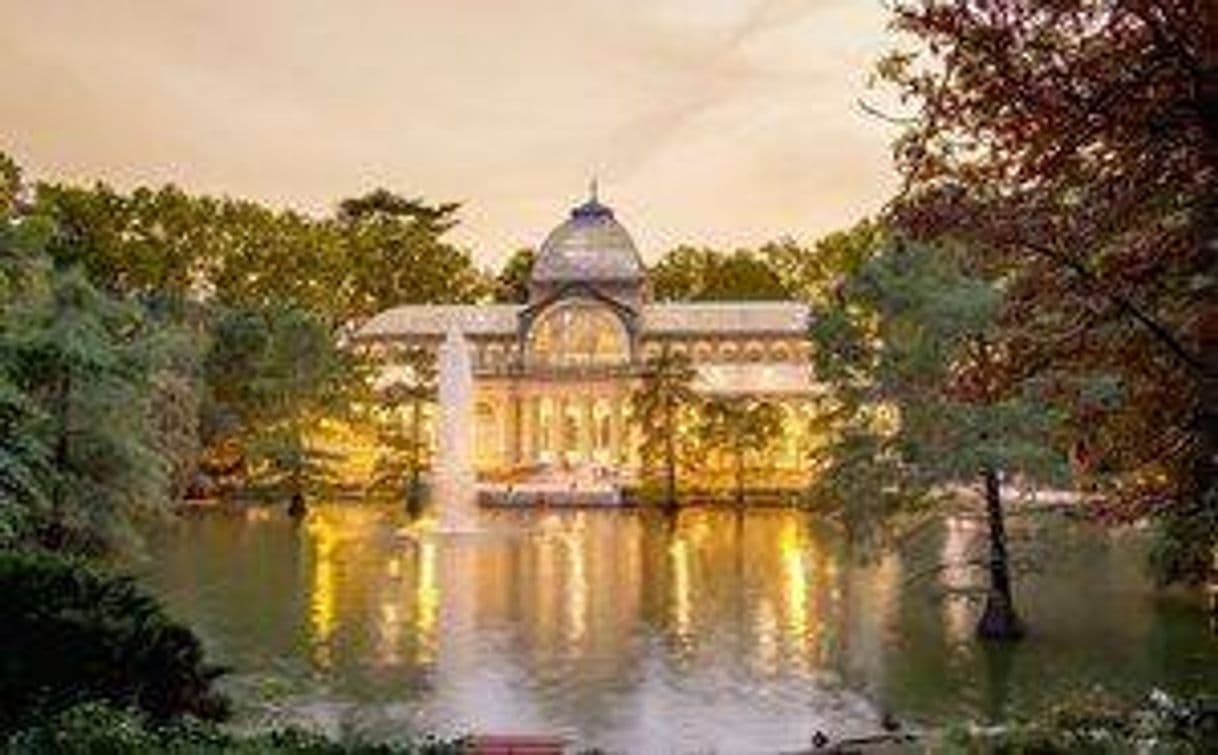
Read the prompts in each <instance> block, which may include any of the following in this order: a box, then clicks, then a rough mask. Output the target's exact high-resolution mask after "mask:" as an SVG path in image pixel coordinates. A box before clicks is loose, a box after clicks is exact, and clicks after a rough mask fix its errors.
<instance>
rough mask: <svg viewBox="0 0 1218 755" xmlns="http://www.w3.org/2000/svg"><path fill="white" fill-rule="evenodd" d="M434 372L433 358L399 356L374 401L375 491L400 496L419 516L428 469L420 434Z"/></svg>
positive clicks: (416, 353)
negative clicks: (390, 375)
mask: <svg viewBox="0 0 1218 755" xmlns="http://www.w3.org/2000/svg"><path fill="white" fill-rule="evenodd" d="M436 378H437V370H436V360H435V355H434V353H433V352H431V351H428V350H427V349H423V348H414V349H410V350H407V351H405V352H404V353H402V355H401V358H400V362H399V363H398V364H397V365H395V366H394V373H393V375H392V377H391V379H390V380H388V381H387V382H386V383H385V384H383V385H381V386H380V387H379V389H378V390H377V396H376V399H377V400H376V417H375V423H376V429H377V445H378V448H379V451H380V454H379V456H378V458H377V461H376V470H375V473H374V474H375V476H374V480H373V486H374V487H382V488H389V489H392V490H393V491H394V492H403V493H405V495H406V499H407V501H408V502H409V503H410V505H411V508H412V509H414V510H417V509H418V507H419V505H420V503H421V498H422V482H421V476H422V472H423V470H425V469H426V468H427V466H428V464H429V463H430V459H429V458H428V455H429V444H428V442H427V438H426V437H425V435H424V433H423V413H424V409H425V407H426V406H427V405H429V404H432V403H434V402H435V400H436V395H437V384H436Z"/></svg>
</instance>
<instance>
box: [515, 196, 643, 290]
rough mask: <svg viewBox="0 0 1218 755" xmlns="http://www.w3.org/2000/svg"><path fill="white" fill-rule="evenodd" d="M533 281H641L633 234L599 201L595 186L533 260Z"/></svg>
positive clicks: (641, 270) (547, 239)
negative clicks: (587, 197)
mask: <svg viewBox="0 0 1218 755" xmlns="http://www.w3.org/2000/svg"><path fill="white" fill-rule="evenodd" d="M532 278H533V281H534V282H538V283H558V282H563V283H565V282H571V281H638V280H641V279H642V278H643V262H642V260H640V259H639V253H638V250H637V249H635V246H634V241H633V240H632V239H631V238H630V234H629V233H627V232H626V229H625V228H623V227H622V225H621V223H618V222H617V220H615V219H614V217H613V210H611V209H609V208H608V207H606V206H605V205H603V204H601V203H600V202H599V201H597V198H596V192H595V189H594V190H593V192H592V196H591V197H590V198H589V199H588V201H587V202H584V203H583V204H581V205H580V206H578V207H576V208H575V209H573V210H571V217H570V218H569V219H568V220H567V221H566V222H565V223H563V224H562V225H560V226H558V227H557V228H555V229H554V230H553V231H551V232H550V235H549V236H547V237H546V240H545V242H544V243H543V244H542V245H541V249H540V250H539V251H538V253H537V261H536V262H534V263H533V276H532Z"/></svg>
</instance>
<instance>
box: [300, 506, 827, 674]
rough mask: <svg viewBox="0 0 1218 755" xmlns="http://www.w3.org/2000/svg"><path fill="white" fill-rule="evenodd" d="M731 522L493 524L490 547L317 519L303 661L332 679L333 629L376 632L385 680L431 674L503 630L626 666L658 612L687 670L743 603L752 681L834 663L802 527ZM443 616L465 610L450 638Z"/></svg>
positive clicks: (378, 518) (362, 513)
mask: <svg viewBox="0 0 1218 755" xmlns="http://www.w3.org/2000/svg"><path fill="white" fill-rule="evenodd" d="M732 516H733V515H730V514H725V513H722V512H706V511H689V512H684V513H683V514H682V515H681V516H680V517H679V518H678V519H677V520H675V521H673V522H660V523H657V522H644V521H642V520H641V519H640V518H639V517H637V516H634V515H630V514H609V515H607V516H597V517H590V516H588V515H587V514H586V513H573V514H569V515H562V514H547V515H545V516H543V517H541V518H538V519H535V520H533V519H528V520H525V519H516V520H512V519H510V518H509V519H508V520H506V521H503V520H501V521H499V522H498V523H497V524H496V523H492V525H491V530H490V532H491V533H492V534H489V535H488V536H486V537H481V536H474V537H470V538H463V537H457V538H452V539H446V538H444V537H442V536H436V535H428V534H426V527H419V526H414V527H405V528H403V527H401V525H400V523H399V522H397V521H396V520H395V518H394V517H393V516H391V515H386V513H385V512H383V511H376V510H372V511H370V510H368V509H366V508H360V507H354V506H351V507H326V508H319V509H317V510H315V511H314V512H313V513H311V514H310V516H309V519H308V523H307V526H306V528H305V534H306V539H307V541H308V543H309V547H308V548H307V551H308V552H309V553H310V554H311V559H310V562H311V569H310V571H309V575H308V576H309V580H308V584H309V590H308V605H309V624H310V627H309V636H310V641H311V646H312V648H313V652H312V657H313V661H314V663H315V664H316V666H317V667H318V668H320V669H327V668H330V667H331V666H332V665H333V664H334V662H335V660H334V657H333V654H334V653H335V652H336V650H337V649H338V645H342V644H348V643H349V640H342V641H339V640H338V638H336V632H337V631H338V630H339V629H340V628H341V627H345V628H346V629H343V631H344V632H347V631H348V630H350V632H355V633H358V632H360V631H361V628H363V627H367V628H368V629H370V630H372V631H371V632H370V640H371V641H372V642H373V643H374V646H375V657H376V658H377V660H378V662H379V663H380V664H382V665H384V666H386V667H396V666H400V665H402V664H403V663H407V664H409V665H413V666H414V667H427V666H431V665H433V664H435V663H437V661H438V659H439V653H440V650H441V647H442V646H443V645H445V644H446V643H447V642H450V641H451V640H452V637H451V636H450V635H451V633H452V632H465V631H469V630H470V629H471V628H476V627H477V626H478V625H504V624H508V625H512V626H514V627H516V629H517V630H518V631H523V632H524V633H525V634H526V635H527V639H528V642H527V644H528V645H529V646H531V647H534V648H538V649H541V650H543V651H545V652H552V651H553V650H554V649H556V648H565V652H566V654H568V655H575V656H578V655H579V654H580V653H581V652H583V651H584V650H587V649H589V648H597V649H598V652H606V651H607V649H608V648H612V649H613V650H611V651H609V652H618V651H621V652H624V650H623V648H625V647H626V645H625V644H623V641H624V640H629V638H630V635H631V633H632V632H636V631H638V628H639V627H640V626H642V627H645V626H647V615H646V612H647V610H648V609H647V606H656V607H658V608H661V609H662V610H661V613H660V615H662V616H664V617H665V621H664V622H663V623H662V624H661V626H662V627H665V628H666V633H667V634H668V635H669V636H670V638H671V640H672V641H673V642H674V643H675V645H674V647H675V648H678V649H680V653H679V654H678V656H676V657H675V658H674V660H677V661H682V662H684V661H690V660H694V659H696V657H697V656H698V654H699V653H700V652H701V653H704V652H714V651H715V649H714V648H702V647H700V645H701V644H702V639H703V638H701V637H700V635H702V634H704V633H705V631H706V629H707V628H708V626H713V625H717V624H720V623H722V622H723V621H724V620H725V618H727V617H728V616H729V615H730V612H731V611H732V610H735V609H732V604H733V603H734V602H735V603H739V601H741V600H743V599H745V596H744V595H742V592H743V593H747V595H748V596H751V597H749V598H748V599H749V601H750V602H751V610H749V613H750V614H751V616H752V619H751V622H750V626H751V628H750V630H749V631H748V632H747V637H746V638H744V639H745V640H746V643H745V648H746V657H752V658H753V659H754V661H755V664H754V665H755V668H756V670H757V671H758V672H759V673H762V674H764V675H769V676H772V675H774V674H778V673H780V672H784V671H789V670H792V669H794V670H799V671H807V670H811V669H814V668H816V667H818V666H819V665H821V664H823V663H824V662H826V661H827V660H828V656H829V654H830V653H831V650H832V648H831V647H829V646H828V645H826V644H825V641H826V639H827V638H829V637H831V636H832V635H833V633H829V632H826V631H825V630H824V627H825V624H826V623H831V622H833V621H834V620H835V618H836V613H837V611H838V603H839V601H838V600H837V599H835V597H834V596H840V595H841V585H839V584H837V583H836V582H837V578H838V574H839V570H838V568H837V565H836V564H835V563H834V561H833V558H832V557H830V556H829V555H827V552H825V551H823V550H822V549H821V548H819V547H818V544H817V542H816V541H815V539H814V538H812V537H810V536H809V534H808V532H807V529H806V527H805V525H804V522H803V520H802V519H801V518H799V517H798V516H794V515H790V514H789V513H788V514H785V515H775V516H769V517H767V516H761V517H757V516H753V517H750V518H749V519H748V520H747V521H746V520H742V519H741V520H735V523H734V525H731V526H727V525H728V524H729V523H730V522H731V521H732V519H731V517H732ZM496 527H497V528H498V529H495V528H496ZM657 550H658V551H659V553H658V554H657V553H656V551H657ZM659 554H662V557H661V558H658V559H657V558H656V556H657V555H659ZM733 565H735V566H733ZM826 580H830V581H832V582H833V584H829V583H827V582H826ZM445 606H449V607H450V608H452V607H459V608H460V610H459V611H457V612H456V613H453V614H452V619H451V620H452V621H456V622H458V623H460V626H454V627H448V626H445V616H446V615H448V614H446V613H445V612H446V611H447V610H449V609H446V608H445ZM365 612H367V613H365ZM467 625H469V626H467ZM348 650H349V649H348ZM403 651H406V652H405V654H404V653H403Z"/></svg>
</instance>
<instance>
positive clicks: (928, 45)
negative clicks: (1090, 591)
mask: <svg viewBox="0 0 1218 755" xmlns="http://www.w3.org/2000/svg"><path fill="white" fill-rule="evenodd" d="M892 19H893V25H894V27H895V28H896V30H897V31H898V32H900V33H901V34H902V35H903V36H902V39H903V40H905V43H904V44H905V48H904V49H900V50H897V51H895V52H893V53H892V54H891V55H890V56H889V57H888V58H886V59H885V60H884V61H883V62H882V63H881V65H880V67H879V74H880V76H881V77H882V78H883V79H885V80H886V81H887V82H889V83H890V84H892V85H894V86H895V88H896V89H897V91H898V93H899V94H900V96H901V99H902V101H903V102H904V103H906V105H908V106H909V107H911V108H912V113H911V114H910V117H908V118H903V119H902V121H903V122H904V123H905V124H906V130H905V133H904V134H903V136H902V138H901V140H900V141H899V142H898V144H897V146H896V157H897V163H898V167H899V169H900V171H901V173H902V174H903V176H904V178H905V189H904V191H903V193H902V195H901V197H899V198H898V201H897V202H896V203H895V206H894V213H893V216H894V221H895V222H896V223H898V224H899V226H900V227H901V229H902V230H904V231H906V232H908V233H912V234H915V235H916V236H917V237H918V238H922V239H937V238H942V237H951V238H954V239H956V240H959V241H962V242H964V243H966V244H968V245H969V247H970V248H972V249H974V250H976V251H975V252H974V254H975V255H977V256H980V257H984V258H985V260H986V263H987V264H989V265H992V266H995V267H998V268H1000V269H1002V270H1003V271H1004V276H1005V278H1006V280H1007V290H1006V292H1005V294H1006V306H1005V307H1004V312H1003V324H1004V328H1005V329H1006V330H1008V332H1009V333H1010V338H1009V339H1008V340H1009V343H1010V348H1011V350H1012V354H1013V358H1012V359H1011V360H1009V363H1010V365H1011V367H1012V369H1016V370H1019V371H1022V372H1024V373H1026V372H1028V371H1029V370H1035V369H1038V368H1048V369H1052V370H1053V371H1055V372H1058V373H1073V374H1091V373H1108V374H1111V375H1113V376H1115V377H1116V378H1117V379H1118V380H1119V384H1120V386H1121V388H1122V396H1123V400H1122V401H1119V402H1111V403H1109V404H1107V405H1104V406H1101V407H1096V406H1094V405H1091V404H1089V403H1088V402H1082V401H1073V400H1065V401H1063V402H1062V403H1063V405H1066V406H1068V407H1069V408H1070V410H1071V416H1070V417H1069V422H1070V425H1071V428H1072V432H1073V434H1074V436H1075V443H1076V445H1077V447H1079V448H1080V449H1081V450H1083V451H1085V454H1082V455H1083V456H1085V458H1086V459H1087V463H1088V466H1090V467H1091V468H1092V469H1093V470H1101V471H1102V472H1103V474H1102V475H1101V476H1100V481H1101V482H1104V483H1106V487H1107V488H1108V491H1109V492H1110V493H1111V495H1110V497H1109V498H1110V501H1109V505H1108V506H1107V507H1106V508H1105V512H1106V513H1108V514H1110V515H1114V516H1118V517H1122V518H1134V517H1141V516H1144V515H1147V514H1151V515H1155V516H1159V517H1161V518H1163V519H1164V520H1173V519H1185V520H1187V519H1192V518H1194V517H1196V516H1198V515H1200V516H1201V517H1202V518H1203V519H1204V520H1205V521H1213V518H1214V514H1213V511H1212V509H1210V508H1208V507H1212V506H1213V505H1214V503H1215V502H1216V501H1218V496H1214V495H1213V494H1212V492H1210V491H1212V490H1213V489H1214V487H1215V485H1218V482H1216V478H1218V474H1216V472H1218V470H1216V468H1215V465H1216V464H1218V408H1216V407H1218V295H1216V291H1218V255H1215V254H1214V247H1213V245H1214V243H1215V239H1216V238H1218V43H1216V42H1215V40H1216V39H1218V31H1216V30H1218V11H1216V10H1215V9H1214V6H1213V5H1212V4H1207V3H1189V2H1175V1H1174V0H1153V1H1151V2H1137V3H1099V2H1090V1H1088V0H1067V1H1065V2H1048V0H1032V1H1028V2H1011V1H1009V0H987V1H986V2H976V3H973V2H967V3H966V2H960V1H958V0H901V1H900V2H896V3H894V5H893V8H892ZM1066 398H1067V399H1069V398H1070V397H1068V396H1067V397H1066ZM1180 529H1181V528H1179V527H1177V526H1175V525H1173V524H1171V523H1170V521H1168V523H1167V524H1166V525H1165V526H1164V527H1163V531H1164V532H1165V533H1173V532H1177V531H1179V530H1180ZM1184 529H1187V528H1184ZM1192 534H1193V535H1197V536H1200V537H1201V538H1202V542H1201V543H1200V544H1199V545H1200V549H1201V550H1202V551H1210V552H1212V550H1213V549H1214V548H1215V547H1218V528H1211V529H1209V530H1208V532H1197V531H1193V533H1192ZM1195 545H1198V544H1194V543H1183V544H1181V543H1177V544H1175V545H1170V544H1169V545H1168V546H1167V547H1168V548H1169V549H1170V548H1172V547H1176V546H1184V547H1186V548H1190V549H1191V548H1193V547H1194V546H1195ZM1169 562H1170V563H1174V564H1176V565H1178V566H1182V565H1184V563H1186V562H1192V563H1193V564H1194V565H1195V566H1198V567H1201V566H1202V562H1201V561H1198V560H1195V559H1186V560H1185V561H1180V560H1177V559H1170V560H1169ZM1164 576H1167V577H1171V578H1178V579H1187V580H1197V579H1203V578H1204V577H1205V570H1204V569H1203V570H1202V571H1199V572H1198V571H1192V570H1190V569H1180V570H1173V571H1172V573H1170V574H1166V575H1164Z"/></svg>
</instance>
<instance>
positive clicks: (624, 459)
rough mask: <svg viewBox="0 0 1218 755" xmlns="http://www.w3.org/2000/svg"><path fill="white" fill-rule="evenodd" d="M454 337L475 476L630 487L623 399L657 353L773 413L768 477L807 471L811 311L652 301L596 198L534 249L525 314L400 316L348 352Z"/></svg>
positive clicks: (629, 248) (454, 310) (459, 309)
mask: <svg viewBox="0 0 1218 755" xmlns="http://www.w3.org/2000/svg"><path fill="white" fill-rule="evenodd" d="M454 325H455V326H456V327H457V328H458V329H460V330H461V331H462V332H463V333H465V335H466V336H467V338H468V339H469V341H470V345H471V350H472V355H473V364H474V377H475V390H476V399H475V417H476V427H475V428H474V435H475V449H476V451H475V462H476V466H477V468H478V470H479V472H481V473H483V474H492V475H493V474H496V473H503V472H508V471H511V470H526V469H532V468H537V467H551V468H580V467H586V466H594V467H597V468H601V469H606V468H607V469H608V470H609V471H616V472H618V473H619V474H621V475H622V476H629V475H630V474H632V473H633V472H634V471H635V470H636V468H637V464H638V461H637V445H638V444H637V439H636V431H635V430H634V429H633V428H632V425H631V423H630V417H629V414H630V395H631V393H632V391H634V390H635V388H636V387H637V386H638V382H639V377H638V375H639V373H640V371H641V368H642V366H643V364H644V362H645V361H646V360H647V358H648V357H650V356H652V355H654V354H657V353H659V352H660V350H661V349H663V348H665V347H667V348H669V349H671V350H672V351H674V352H683V353H685V354H688V355H689V357H690V358H691V360H692V362H693V364H694V365H695V367H696V369H697V372H698V379H697V381H696V383H695V386H696V388H697V389H698V390H699V391H701V392H704V393H708V394H737V395H738V394H749V395H757V396H764V397H766V398H768V399H771V400H773V401H774V402H775V403H777V404H779V405H780V406H782V407H783V408H784V409H785V411H786V415H787V432H786V433H785V435H784V437H783V438H782V439H781V440H780V442H779V443H778V444H777V447H776V452H775V454H774V455H773V460H772V462H773V469H774V472H775V475H776V477H777V478H781V479H783V480H786V481H788V482H790V481H791V479H792V474H794V475H795V476H796V477H798V475H799V473H800V472H801V471H802V470H803V469H804V468H805V467H806V464H807V450H808V448H807V444H808V443H809V440H810V439H809V433H808V432H807V416H808V415H807V412H808V401H809V399H810V398H811V397H812V395H813V394H814V383H813V381H812V376H811V373H810V368H809V364H808V350H809V345H808V342H807V338H806V332H807V326H808V308H807V307H806V306H805V305H803V304H800V303H797V302H791V301H772V302H715V303H659V302H653V301H651V296H650V288H649V286H648V282H647V275H646V270H645V268H644V266H643V263H642V261H641V259H640V257H639V254H638V251H637V250H636V248H635V245H634V241H633V240H632V239H631V237H630V234H629V233H627V232H626V229H625V228H623V227H622V225H621V224H620V223H619V222H618V221H617V220H616V219H615V218H614V215H613V211H612V210H611V209H610V208H609V207H607V206H605V205H603V204H601V203H600V202H599V201H598V200H597V198H596V196H595V194H594V195H593V196H592V197H591V198H590V199H589V200H588V201H587V202H585V203H584V204H581V205H579V206H578V207H576V208H574V209H573V210H572V211H571V216H570V217H569V218H568V219H567V220H566V221H565V222H564V223H562V224H561V225H559V226H558V227H557V228H555V229H554V230H553V231H552V232H551V233H550V235H549V236H548V237H547V238H546V239H545V242H544V243H543V244H542V245H541V248H540V249H539V251H538V254H537V257H536V262H535V264H534V267H533V272H532V278H531V280H530V282H529V300H528V303H527V304H524V305H501V304H494V305H475V306H452V305H448V306H430V305H412V306H403V307H396V308H394V309H390V310H388V311H385V312H382V313H381V314H379V315H377V316H376V317H374V318H373V319H372V320H370V321H369V322H368V323H367V324H366V325H364V327H363V328H362V329H361V330H360V331H359V333H358V335H357V341H358V342H360V343H362V344H364V345H366V346H368V347H370V348H371V349H373V350H374V351H376V352H377V353H379V354H380V355H381V356H382V358H383V359H384V360H385V363H386V365H392V364H393V361H394V354H395V353H398V352H399V350H401V349H403V348H412V347H419V346H424V347H427V348H436V347H438V346H439V344H440V343H441V342H442V341H443V339H444V336H445V334H446V333H447V331H448V330H449V329H450V328H451V327H453V326H454ZM779 484H782V483H779Z"/></svg>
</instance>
